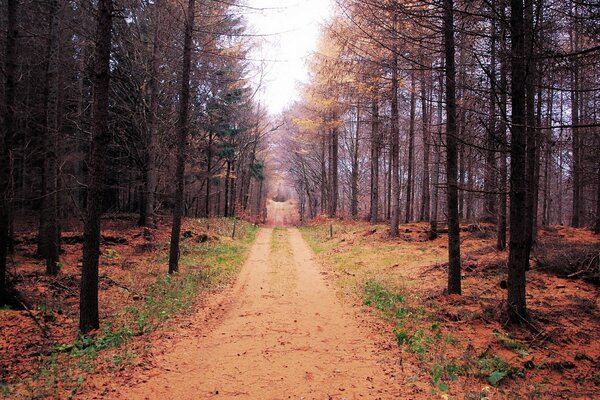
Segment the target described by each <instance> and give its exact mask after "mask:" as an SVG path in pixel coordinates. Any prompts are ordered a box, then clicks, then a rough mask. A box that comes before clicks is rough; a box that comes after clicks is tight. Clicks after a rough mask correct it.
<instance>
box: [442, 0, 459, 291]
mask: <svg viewBox="0 0 600 400" xmlns="http://www.w3.org/2000/svg"><path fill="white" fill-rule="evenodd" d="M444 51H445V59H446V199H447V200H446V201H447V207H448V294H461V276H460V274H461V271H460V270H461V266H460V263H461V261H460V225H459V214H458V186H457V174H458V171H457V141H458V140H457V139H458V138H457V129H456V67H455V61H454V58H455V57H454V56H455V47H454V1H453V0H445V1H444Z"/></svg>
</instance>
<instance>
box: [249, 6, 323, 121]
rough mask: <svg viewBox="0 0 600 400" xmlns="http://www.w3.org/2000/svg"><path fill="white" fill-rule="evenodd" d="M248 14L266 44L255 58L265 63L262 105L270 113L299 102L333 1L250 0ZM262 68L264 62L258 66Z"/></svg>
mask: <svg viewBox="0 0 600 400" xmlns="http://www.w3.org/2000/svg"><path fill="white" fill-rule="evenodd" d="M246 4H247V6H248V7H249V8H248V9H247V10H246V11H245V12H244V13H245V17H246V19H247V20H248V22H249V23H250V27H251V30H252V31H254V33H255V34H257V35H264V36H262V37H261V38H259V40H260V41H262V42H263V45H262V49H260V50H257V52H256V53H255V54H253V58H255V59H261V60H264V62H263V65H264V67H265V73H266V76H265V78H264V80H263V84H262V90H261V96H260V98H261V102H262V103H263V104H264V105H265V106H266V107H267V109H268V110H269V112H270V113H272V114H276V113H279V112H280V111H282V110H283V109H284V108H285V107H286V106H287V105H288V104H290V103H291V102H293V101H294V100H296V99H298V96H299V90H298V89H299V88H298V82H304V83H306V81H307V78H308V71H307V66H306V62H305V61H306V59H307V57H308V56H309V55H310V54H311V53H312V52H313V51H314V50H315V49H316V45H317V39H318V35H319V29H320V25H321V23H322V22H323V21H325V20H326V19H327V18H328V17H329V15H330V12H331V3H330V0H305V1H298V0H248V1H247V3H246ZM257 64H260V62H257Z"/></svg>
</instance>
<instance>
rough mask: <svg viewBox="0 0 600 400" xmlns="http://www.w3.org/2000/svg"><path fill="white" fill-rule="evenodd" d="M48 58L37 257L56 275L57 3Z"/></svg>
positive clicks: (53, 4)
mask: <svg viewBox="0 0 600 400" xmlns="http://www.w3.org/2000/svg"><path fill="white" fill-rule="evenodd" d="M49 6H50V10H49V11H50V24H49V34H48V57H47V61H46V62H47V65H46V81H45V89H44V91H45V94H44V97H45V103H46V104H45V109H46V126H45V131H44V148H45V157H44V176H43V179H42V182H43V188H42V210H41V211H42V212H41V213H40V234H39V243H40V250H41V252H40V254H41V255H42V256H43V257H44V259H45V260H46V273H48V274H49V275H56V274H57V273H58V261H59V250H60V231H59V227H58V175H57V172H58V171H57V170H58V163H57V158H58V154H57V153H58V143H57V141H58V131H59V110H58V107H59V105H58V104H59V75H58V70H59V15H58V13H59V11H60V8H61V6H60V4H59V1H58V0H50V1H49Z"/></svg>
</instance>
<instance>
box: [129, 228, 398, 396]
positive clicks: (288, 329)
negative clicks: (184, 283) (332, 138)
mask: <svg viewBox="0 0 600 400" xmlns="http://www.w3.org/2000/svg"><path fill="white" fill-rule="evenodd" d="M218 297H219V296H218ZM215 301H216V303H215V304H212V305H209V308H211V309H213V310H214V309H217V310H219V311H216V312H210V313H208V314H211V315H210V316H209V317H207V316H206V315H207V313H206V312H202V311H200V312H199V313H198V315H197V316H195V317H194V321H193V326H192V329H191V330H190V332H192V334H190V335H187V336H184V337H182V338H179V339H177V340H174V341H173V344H172V348H169V349H165V350H164V353H163V354H162V355H160V356H158V357H157V359H156V360H154V362H153V365H155V367H153V369H152V370H150V371H148V374H147V375H146V376H145V377H144V378H143V381H144V382H142V383H140V384H137V385H134V386H132V387H130V388H127V389H121V390H119V392H120V397H121V398H127V399H177V400H183V399H207V398H236V399H240V398H245V399H287V398H292V399H357V398H363V399H391V398H396V396H395V395H394V394H393V390H394V389H393V387H391V386H393V384H392V383H391V381H390V380H389V378H388V379H386V375H385V374H384V373H383V369H382V365H381V364H380V360H379V356H378V350H377V348H376V346H375V344H374V341H373V340H372V338H373V333H372V332H370V331H369V330H368V329H364V328H362V327H360V326H359V324H358V323H357V321H356V319H355V317H354V314H353V310H352V307H351V306H349V305H343V304H342V303H341V302H340V301H339V299H338V298H337V297H336V295H335V290H334V289H333V288H331V287H328V284H327V283H326V282H325V280H324V279H323V275H322V274H321V272H320V269H319V266H318V265H317V264H316V263H315V261H313V254H312V252H311V250H310V249H309V248H308V246H307V244H306V243H305V241H304V239H303V238H302V236H301V234H300V232H299V231H298V230H297V229H295V228H292V229H275V230H273V229H270V228H263V229H261V230H260V232H259V233H258V237H257V239H256V242H255V244H254V246H253V248H252V250H251V252H250V255H249V258H248V260H247V262H246V263H245V265H244V267H243V268H242V271H241V272H240V276H239V278H238V280H237V282H236V284H235V285H234V286H233V287H232V288H231V289H229V290H227V291H225V292H224V293H223V294H222V295H221V296H220V300H216V299H215ZM217 303H219V304H217Z"/></svg>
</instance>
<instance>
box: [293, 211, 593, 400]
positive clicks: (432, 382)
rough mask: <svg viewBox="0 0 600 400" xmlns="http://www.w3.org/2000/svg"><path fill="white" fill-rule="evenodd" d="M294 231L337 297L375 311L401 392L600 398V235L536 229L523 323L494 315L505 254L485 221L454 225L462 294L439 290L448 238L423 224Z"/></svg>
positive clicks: (322, 224) (502, 295)
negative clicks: (395, 231)
mask: <svg viewBox="0 0 600 400" xmlns="http://www.w3.org/2000/svg"><path fill="white" fill-rule="evenodd" d="M301 230H302V232H303V234H304V237H305V238H306V239H307V241H308V242H309V244H310V246H311V247H312V249H313V250H314V251H315V252H316V253H317V254H318V259H319V261H321V263H322V264H324V265H325V268H326V269H327V271H328V272H329V277H330V278H331V280H332V282H335V284H336V287H337V289H338V290H339V292H340V293H341V294H342V296H343V297H344V298H345V299H347V300H346V302H347V303H354V304H355V308H356V309H361V310H362V312H363V313H365V314H371V315H377V316H379V317H380V318H379V321H380V322H379V328H378V331H379V332H380V333H381V335H382V337H383V338H386V339H387V340H388V342H389V344H388V347H389V348H390V349H392V350H391V351H392V352H394V353H396V358H397V360H399V363H400V366H401V370H402V375H401V378H400V381H401V382H402V385H403V392H402V393H403V397H402V398H465V399H482V398H492V399H506V398H510V399H523V398H531V399H538V398H564V399H593V398H599V397H600V309H599V300H600V288H599V286H598V285H599V284H600V259H599V258H600V239H599V238H598V236H597V235H593V234H592V233H591V232H590V231H589V230H585V229H572V228H568V227H562V226H557V227H549V228H545V229H541V230H540V231H539V233H538V239H537V244H536V246H535V248H534V251H533V253H532V261H531V266H530V271H529V272H528V274H527V301H528V307H529V312H530V315H531V320H530V322H528V323H527V324H524V325H523V326H511V325H510V324H508V318H507V315H506V313H505V311H504V310H505V306H506V304H505V299H506V290H505V285H506V282H505V279H506V275H507V267H506V260H507V256H508V252H507V251H502V252H501V251H496V250H495V248H494V245H495V229H494V226H492V225H489V226H486V225H465V226H462V229H461V230H462V233H461V251H462V260H463V295H462V296H456V295H453V296H448V295H445V294H444V288H445V286H446V278H447V235H441V237H439V238H438V239H436V240H433V241H429V240H427V235H428V225H426V224H410V225H402V230H401V232H402V234H401V235H400V237H399V238H390V237H389V233H388V232H389V228H388V227H387V226H386V225H371V224H368V223H366V222H351V221H330V220H321V221H317V222H315V223H313V224H310V225H309V226H307V227H304V228H301ZM332 231H333V236H331V232H332ZM377 325H378V324H377V323H375V324H374V326H377ZM407 393H408V395H407Z"/></svg>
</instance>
